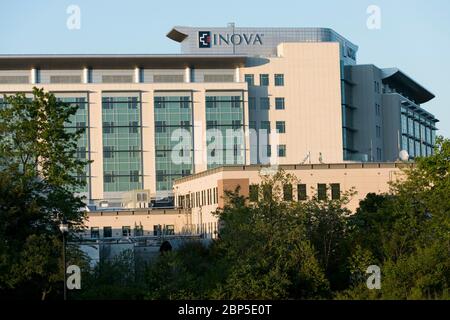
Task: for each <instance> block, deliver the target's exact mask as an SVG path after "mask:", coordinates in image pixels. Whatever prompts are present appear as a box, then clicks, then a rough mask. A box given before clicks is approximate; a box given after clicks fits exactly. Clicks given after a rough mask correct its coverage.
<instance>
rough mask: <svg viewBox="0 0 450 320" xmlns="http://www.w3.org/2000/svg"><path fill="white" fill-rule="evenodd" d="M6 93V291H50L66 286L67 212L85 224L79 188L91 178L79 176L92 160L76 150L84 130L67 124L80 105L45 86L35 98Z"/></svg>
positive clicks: (2, 138)
mask: <svg viewBox="0 0 450 320" xmlns="http://www.w3.org/2000/svg"><path fill="white" fill-rule="evenodd" d="M4 101H5V102H6V104H4V105H3V106H2V107H1V108H0V170H1V171H0V208H1V210H0V271H1V272H0V294H1V295H4V296H7V297H19V298H26V297H29V298H41V299H46V298H47V297H49V296H51V294H54V295H55V294H57V293H58V291H57V290H60V289H59V288H61V289H62V286H63V284H62V277H63V274H62V271H63V268H62V266H61V261H60V257H61V250H62V249H61V240H60V238H61V236H60V231H59V230H58V226H59V223H60V220H61V219H62V218H63V217H64V218H65V219H66V220H67V221H68V223H69V225H70V227H71V229H72V230H75V231H76V230H80V229H81V228H82V227H83V220H84V212H83V211H82V210H80V208H82V207H84V203H83V201H82V200H83V199H82V198H81V197H79V196H76V195H74V192H76V191H77V190H79V188H80V187H82V186H83V184H84V183H83V181H81V180H79V179H78V178H77V176H79V175H81V174H82V172H83V168H84V166H85V165H86V162H85V161H82V160H78V159H77V158H76V145H77V139H78V138H79V135H80V133H81V132H80V131H76V132H69V131H68V130H67V129H66V125H67V124H68V123H70V119H71V116H73V115H74V114H75V113H76V110H77V106H70V105H67V104H65V103H62V102H59V101H58V100H57V99H56V98H55V96H54V95H53V94H51V93H47V92H44V91H43V90H42V89H37V88H34V89H33V98H32V99H28V98H27V97H26V96H25V94H22V93H19V94H16V95H11V96H5V97H4ZM69 251H71V249H70V248H69ZM72 251H73V252H72V253H75V252H76V250H72ZM70 256H71V252H69V257H70Z"/></svg>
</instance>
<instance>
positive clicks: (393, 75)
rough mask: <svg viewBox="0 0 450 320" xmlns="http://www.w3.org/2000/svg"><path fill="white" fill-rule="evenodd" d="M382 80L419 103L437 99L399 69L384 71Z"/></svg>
mask: <svg viewBox="0 0 450 320" xmlns="http://www.w3.org/2000/svg"><path fill="white" fill-rule="evenodd" d="M382 78H383V82H385V83H387V84H389V85H392V86H393V87H397V88H401V89H402V90H403V91H406V92H407V93H408V94H409V95H410V96H411V97H413V98H414V99H415V100H416V101H417V102H418V103H425V102H428V101H430V100H431V99H433V98H434V97H435V95H434V94H433V93H431V92H430V91H429V90H427V89H425V88H424V87H423V86H422V85H420V84H419V83H417V82H416V81H414V80H413V79H412V78H410V77H409V76H408V75H406V74H405V73H404V72H403V71H401V70H400V69H398V68H389V69H382Z"/></svg>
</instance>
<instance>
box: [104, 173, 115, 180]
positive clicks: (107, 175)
mask: <svg viewBox="0 0 450 320" xmlns="http://www.w3.org/2000/svg"><path fill="white" fill-rule="evenodd" d="M103 181H104V182H105V183H113V182H114V181H115V179H114V172H111V173H105V174H104V175H103Z"/></svg>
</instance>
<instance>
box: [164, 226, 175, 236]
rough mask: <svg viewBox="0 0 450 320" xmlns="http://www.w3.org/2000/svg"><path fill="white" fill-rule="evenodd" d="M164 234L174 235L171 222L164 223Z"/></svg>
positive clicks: (173, 227)
mask: <svg viewBox="0 0 450 320" xmlns="http://www.w3.org/2000/svg"><path fill="white" fill-rule="evenodd" d="M164 234H166V235H174V234H175V226H174V225H173V224H168V225H166V226H165V228H164Z"/></svg>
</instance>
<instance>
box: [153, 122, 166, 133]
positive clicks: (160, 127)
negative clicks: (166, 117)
mask: <svg viewBox="0 0 450 320" xmlns="http://www.w3.org/2000/svg"><path fill="white" fill-rule="evenodd" d="M155 131H156V132H157V133H164V132H166V122H165V121H155Z"/></svg>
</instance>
